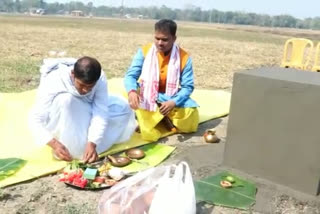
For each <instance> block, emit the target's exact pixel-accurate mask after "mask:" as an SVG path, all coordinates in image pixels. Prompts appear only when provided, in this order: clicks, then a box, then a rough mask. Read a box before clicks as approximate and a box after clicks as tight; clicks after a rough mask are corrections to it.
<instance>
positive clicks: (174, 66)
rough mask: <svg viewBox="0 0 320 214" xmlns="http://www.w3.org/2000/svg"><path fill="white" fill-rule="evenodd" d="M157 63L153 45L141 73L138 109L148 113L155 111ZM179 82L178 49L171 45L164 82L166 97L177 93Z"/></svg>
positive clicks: (157, 78) (157, 87) (157, 76)
mask: <svg viewBox="0 0 320 214" xmlns="http://www.w3.org/2000/svg"><path fill="white" fill-rule="evenodd" d="M159 77H160V73H159V63H158V57H157V48H156V46H155V45H154V44H153V45H152V46H151V49H150V50H149V51H148V53H147V55H146V58H145V60H144V63H143V66H142V72H141V85H140V107H141V108H143V109H146V110H148V111H156V110H157V104H156V99H157V97H158V89H159ZM179 80H180V53H179V47H178V46H177V45H176V44H173V46H172V50H171V55H170V60H169V65H168V72H167V81H166V95H168V96H173V95H175V94H176V93H177V92H178V87H179Z"/></svg>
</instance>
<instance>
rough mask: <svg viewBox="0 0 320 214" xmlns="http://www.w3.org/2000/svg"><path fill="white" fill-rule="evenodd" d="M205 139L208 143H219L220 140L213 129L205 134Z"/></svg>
mask: <svg viewBox="0 0 320 214" xmlns="http://www.w3.org/2000/svg"><path fill="white" fill-rule="evenodd" d="M203 138H204V140H205V141H206V142H207V143H217V142H219V138H218V137H217V135H216V131H215V130H213V129H208V130H206V131H205V132H204V134H203Z"/></svg>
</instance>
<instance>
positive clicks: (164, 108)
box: [160, 100, 176, 116]
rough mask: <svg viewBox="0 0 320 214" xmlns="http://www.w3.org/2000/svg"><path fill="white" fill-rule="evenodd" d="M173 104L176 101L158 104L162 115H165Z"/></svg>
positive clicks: (174, 104)
mask: <svg viewBox="0 0 320 214" xmlns="http://www.w3.org/2000/svg"><path fill="white" fill-rule="evenodd" d="M175 106H176V103H175V102H174V101H173V100H169V101H166V102H163V103H161V106H160V113H161V114H162V115H164V116H167V115H168V114H169V113H170V111H171V110H172V109H173V108H174V107H175Z"/></svg>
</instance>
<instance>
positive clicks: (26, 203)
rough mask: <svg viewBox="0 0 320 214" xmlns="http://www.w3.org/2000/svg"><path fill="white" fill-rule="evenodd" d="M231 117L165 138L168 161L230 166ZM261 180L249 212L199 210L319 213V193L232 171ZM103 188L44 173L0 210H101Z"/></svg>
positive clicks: (6, 198) (1, 200) (203, 208)
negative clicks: (211, 135) (213, 137)
mask: <svg viewBox="0 0 320 214" xmlns="http://www.w3.org/2000/svg"><path fill="white" fill-rule="evenodd" d="M227 123H228V117H224V118H219V119H216V120H212V121H209V122H206V123H203V124H201V125H200V127H199V130H198V132H197V133H194V134H183V135H174V136H170V137H168V138H164V139H161V140H160V142H159V143H163V144H167V145H174V146H176V147H177V149H176V150H175V152H174V153H173V154H172V155H171V156H170V157H169V158H168V159H167V160H166V161H165V162H164V163H163V164H170V163H176V162H178V161H181V160H184V161H187V162H188V163H189V165H190V168H191V171H192V174H193V178H194V179H195V180H197V179H199V178H203V177H206V176H210V175H214V174H215V173H217V172H219V171H221V170H225V168H224V167H223V165H222V160H223V152H224V145H225V142H226V129H227ZM214 127H215V128H216V130H217V135H218V136H219V138H220V139H221V141H220V142H219V143H218V144H206V143H205V142H204V140H203V137H202V135H203V133H204V131H205V130H206V129H208V128H214ZM231 171H232V172H233V173H236V174H237V175H240V176H243V177H245V178H247V179H249V180H251V181H253V182H255V183H256V185H257V188H258V191H257V201H256V204H255V205H254V206H253V207H252V209H251V210H249V211H243V210H236V209H230V208H224V207H219V206H213V205H209V204H205V203H198V204H197V214H213V213H214V214H216V213H221V214H223V213H227V214H229V213H230V214H240V213H241V214H243V213H270V214H271V213H276V214H280V213H281V214H282V213H283V214H285V213H286V214H300V213H307V214H316V213H320V198H319V197H312V196H309V195H305V194H303V193H300V192H295V191H294V190H291V189H289V188H286V187H283V186H279V185H276V184H273V183H271V182H269V181H266V180H263V179H261V178H258V177H254V176H250V175H246V174H244V173H241V172H237V171H235V170H231ZM102 194H103V190H101V191H82V190H76V189H73V188H70V187H67V186H66V185H65V184H63V183H60V182H58V176H57V175H50V176H45V177H42V178H39V179H35V180H33V181H30V182H26V183H22V184H17V185H14V186H10V187H7V188H5V189H4V190H3V191H2V193H1V195H0V207H1V211H0V213H2V214H6V213H10V214H11V213H16V214H32V213H35V214H42V213H50V214H51V213H52V214H53V213H54V214H64V213H65V214H71V213H80V214H82V213H97V205H98V202H99V199H100V197H101V195H102Z"/></svg>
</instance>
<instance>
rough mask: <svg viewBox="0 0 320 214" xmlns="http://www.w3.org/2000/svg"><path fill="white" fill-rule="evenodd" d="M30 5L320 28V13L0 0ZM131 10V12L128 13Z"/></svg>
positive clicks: (9, 7) (11, 5)
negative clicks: (301, 15)
mask: <svg viewBox="0 0 320 214" xmlns="http://www.w3.org/2000/svg"><path fill="white" fill-rule="evenodd" d="M30 8H42V9H44V10H45V12H46V14H69V13H70V12H71V11H73V10H81V11H83V12H84V13H85V14H87V15H92V16H103V17H115V16H117V17H127V18H129V17H139V18H150V19H161V18H170V19H174V20H183V21H195V22H209V23H224V24H240V25H257V26H266V27H288V28H303V29H318V30H320V17H315V18H306V19H298V18H295V17H293V16H289V15H279V16H269V15H261V14H256V13H244V12H230V11H228V12H222V11H219V10H215V9H213V10H201V8H200V7H195V6H192V5H190V6H188V7H187V8H185V9H171V8H168V7H166V6H161V7H140V8H125V7H122V6H121V7H108V6H99V7H94V6H93V3H92V2H89V3H88V4H84V3H82V2H76V1H72V2H69V3H64V4H63V3H57V2H56V3H46V2H45V1H44V0H1V1H0V12H16V13H22V12H28V11H29V10H30ZM129 14H130V15H129Z"/></svg>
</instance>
